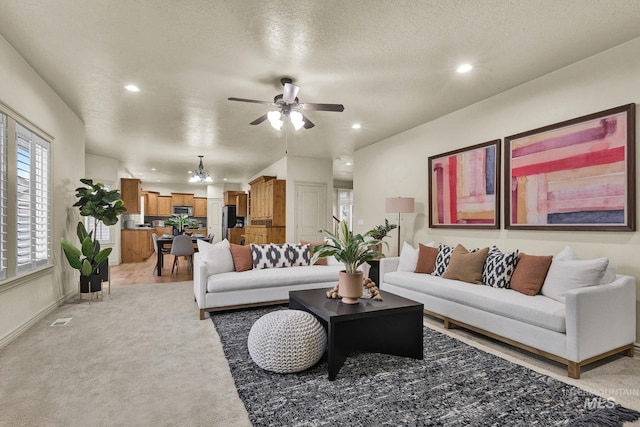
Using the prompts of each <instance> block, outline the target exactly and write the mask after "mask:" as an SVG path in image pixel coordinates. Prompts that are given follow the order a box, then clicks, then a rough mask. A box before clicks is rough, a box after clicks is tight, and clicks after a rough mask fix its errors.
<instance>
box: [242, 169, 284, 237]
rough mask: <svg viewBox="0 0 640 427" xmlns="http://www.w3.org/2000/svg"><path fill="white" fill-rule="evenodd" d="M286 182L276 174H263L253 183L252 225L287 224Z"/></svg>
mask: <svg viewBox="0 0 640 427" xmlns="http://www.w3.org/2000/svg"><path fill="white" fill-rule="evenodd" d="M286 184H287V182H286V181H285V180H283V179H275V177H274V176H261V177H259V178H256V179H254V180H253V181H251V182H250V183H249V185H251V207H250V210H251V225H268V226H285V225H286V212H287V211H286V189H287V187H286Z"/></svg>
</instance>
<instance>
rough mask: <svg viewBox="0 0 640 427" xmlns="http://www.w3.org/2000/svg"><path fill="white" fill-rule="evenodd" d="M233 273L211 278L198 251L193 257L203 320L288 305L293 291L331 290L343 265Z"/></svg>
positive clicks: (197, 296) (199, 306)
mask: <svg viewBox="0 0 640 427" xmlns="http://www.w3.org/2000/svg"><path fill="white" fill-rule="evenodd" d="M329 264H330V265H309V266H297V267H286V268H264V269H253V270H248V271H241V272H237V271H231V272H223V273H218V274H212V275H209V273H208V272H207V267H206V265H205V263H204V262H202V255H201V254H200V253H199V252H197V253H195V254H194V258H193V292H194V295H195V299H196V302H197V303H198V308H199V309H200V319H201V320H202V319H204V318H205V317H206V316H208V312H209V311H219V310H228V309H236V308H243V307H251V306H259V305H270V304H278V303H286V302H287V301H289V291H299V290H304V289H317V288H327V289H331V288H333V287H334V286H335V285H336V284H337V283H338V272H339V271H340V270H344V266H343V265H342V264H331V263H329Z"/></svg>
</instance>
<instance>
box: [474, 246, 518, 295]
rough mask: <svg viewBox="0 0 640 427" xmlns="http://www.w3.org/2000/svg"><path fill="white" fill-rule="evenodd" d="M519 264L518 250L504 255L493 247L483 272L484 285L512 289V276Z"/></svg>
mask: <svg viewBox="0 0 640 427" xmlns="http://www.w3.org/2000/svg"><path fill="white" fill-rule="evenodd" d="M517 263H518V250H515V251H513V252H505V253H503V252H502V251H500V249H498V248H497V247H496V246H492V247H491V249H489V255H487V260H486V261H485V263H484V269H483V270H482V283H484V284H485V285H487V286H492V287H494V288H508V287H510V284H511V276H512V275H513V272H514V271H515V269H516V264H517Z"/></svg>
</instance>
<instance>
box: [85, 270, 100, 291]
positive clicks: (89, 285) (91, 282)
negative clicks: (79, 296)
mask: <svg viewBox="0 0 640 427" xmlns="http://www.w3.org/2000/svg"><path fill="white" fill-rule="evenodd" d="M101 290H102V277H101V276H100V275H99V274H92V275H91V276H80V293H83V294H88V293H89V292H98V291H101Z"/></svg>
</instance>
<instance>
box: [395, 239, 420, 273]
mask: <svg viewBox="0 0 640 427" xmlns="http://www.w3.org/2000/svg"><path fill="white" fill-rule="evenodd" d="M417 263H418V248H414V247H413V246H411V245H410V244H408V243H407V242H403V244H402V251H400V260H399V261H398V270H397V271H414V270H415V269H416V264H417Z"/></svg>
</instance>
